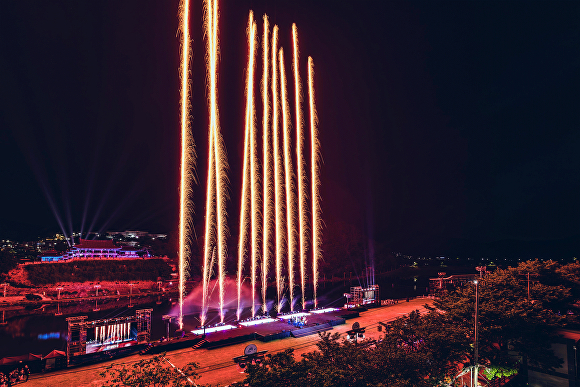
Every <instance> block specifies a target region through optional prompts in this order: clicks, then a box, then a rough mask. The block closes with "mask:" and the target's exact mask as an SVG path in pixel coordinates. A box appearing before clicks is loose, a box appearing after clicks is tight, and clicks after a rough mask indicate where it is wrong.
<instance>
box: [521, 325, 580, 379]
mask: <svg viewBox="0 0 580 387" xmlns="http://www.w3.org/2000/svg"><path fill="white" fill-rule="evenodd" d="M558 333H559V334H560V338H559V339H557V340H556V341H555V342H554V343H552V350H553V351H554V354H555V355H556V356H558V357H559V358H560V359H562V360H563V363H562V365H561V366H560V367H558V368H556V369H555V370H553V371H548V370H545V369H541V368H537V367H532V366H528V367H527V374H528V386H531V387H577V386H579V385H580V380H579V379H578V356H577V355H578V354H577V351H578V347H579V346H580V331H574V330H561V331H559V332H558Z"/></svg>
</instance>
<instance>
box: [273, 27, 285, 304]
mask: <svg viewBox="0 0 580 387" xmlns="http://www.w3.org/2000/svg"><path fill="white" fill-rule="evenodd" d="M277 52H278V26H276V25H275V26H274V28H273V30H272V132H273V134H272V135H273V137H274V138H273V142H274V145H273V148H274V149H273V152H272V153H273V154H274V209H275V212H276V213H275V224H276V227H275V231H276V294H277V310H278V312H280V309H281V307H282V304H281V299H282V290H283V288H282V252H283V251H284V250H283V248H284V246H283V243H284V234H283V232H284V229H283V226H284V224H283V223H284V220H283V219H284V212H283V207H282V199H283V197H282V169H281V167H280V161H281V160H280V158H281V155H280V137H279V136H280V134H279V133H278V131H279V128H278V103H279V102H278V78H277V76H278V70H277V64H276V54H277Z"/></svg>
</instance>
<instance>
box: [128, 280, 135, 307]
mask: <svg viewBox="0 0 580 387" xmlns="http://www.w3.org/2000/svg"><path fill="white" fill-rule="evenodd" d="M134 285H135V284H129V286H130V288H129V305H127V307H128V308H132V307H133V302H132V301H133V286H134Z"/></svg>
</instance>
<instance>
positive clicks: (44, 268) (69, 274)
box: [26, 259, 171, 285]
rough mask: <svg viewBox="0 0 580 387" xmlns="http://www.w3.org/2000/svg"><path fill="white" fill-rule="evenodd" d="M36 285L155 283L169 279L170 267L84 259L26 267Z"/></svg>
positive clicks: (137, 261)
mask: <svg viewBox="0 0 580 387" xmlns="http://www.w3.org/2000/svg"><path fill="white" fill-rule="evenodd" d="M26 271H27V273H28V279H29V280H30V282H32V283H33V284H35V285H46V284H53V283H57V282H85V281H128V280H131V281H156V280H157V278H158V277H162V278H169V275H170V274H171V268H170V267H169V265H168V264H167V263H165V261H163V260H162V259H126V260H86V261H73V262H63V263H45V264H42V265H28V266H26Z"/></svg>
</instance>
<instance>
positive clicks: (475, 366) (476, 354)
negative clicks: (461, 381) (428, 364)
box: [473, 280, 479, 387]
mask: <svg viewBox="0 0 580 387" xmlns="http://www.w3.org/2000/svg"><path fill="white" fill-rule="evenodd" d="M473 283H474V284H475V344H474V345H473V350H474V356H473V369H474V370H475V375H474V380H475V387H477V382H478V380H477V379H478V377H479V367H478V364H477V363H478V362H479V346H478V344H479V343H478V340H479V332H478V327H477V325H478V324H477V323H478V317H479V281H478V280H475V281H473Z"/></svg>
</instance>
